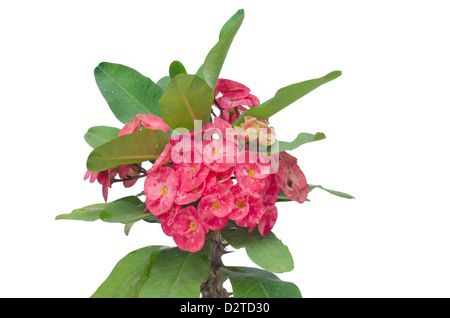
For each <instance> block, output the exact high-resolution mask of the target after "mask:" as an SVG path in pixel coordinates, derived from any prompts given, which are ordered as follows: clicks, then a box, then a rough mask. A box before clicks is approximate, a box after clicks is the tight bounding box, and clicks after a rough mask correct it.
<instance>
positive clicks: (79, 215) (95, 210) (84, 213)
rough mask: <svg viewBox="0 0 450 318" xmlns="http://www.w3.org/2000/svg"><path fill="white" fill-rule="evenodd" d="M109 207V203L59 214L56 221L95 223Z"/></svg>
mask: <svg viewBox="0 0 450 318" xmlns="http://www.w3.org/2000/svg"><path fill="white" fill-rule="evenodd" d="M107 205H108V203H98V204H92V205H88V206H85V207H84V208H81V209H75V210H73V211H72V212H71V213H65V214H59V215H57V216H56V218H55V219H56V220H78V221H95V220H98V219H99V217H100V212H101V211H103V209H104V208H105V207H106V206H107Z"/></svg>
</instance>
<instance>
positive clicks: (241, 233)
mask: <svg viewBox="0 0 450 318" xmlns="http://www.w3.org/2000/svg"><path fill="white" fill-rule="evenodd" d="M220 233H221V234H222V235H223V237H224V238H225V240H226V241H227V242H228V243H230V245H231V246H232V247H234V248H242V247H245V251H246V252H247V255H248V257H250V259H251V260H252V261H253V262H254V263H255V264H257V265H259V266H261V267H262V268H264V269H266V270H268V271H271V272H274V273H283V272H288V271H291V270H292V269H294V260H293V259H292V255H291V253H290V252H289V249H288V247H287V246H286V245H284V244H283V243H282V242H281V240H279V239H278V238H277V237H276V236H275V234H273V233H272V232H269V233H267V234H266V235H265V236H262V235H261V234H259V232H258V231H252V232H251V233H248V228H243V227H240V226H236V225H235V223H234V222H229V223H228V224H227V226H226V227H225V228H223V229H222V230H220Z"/></svg>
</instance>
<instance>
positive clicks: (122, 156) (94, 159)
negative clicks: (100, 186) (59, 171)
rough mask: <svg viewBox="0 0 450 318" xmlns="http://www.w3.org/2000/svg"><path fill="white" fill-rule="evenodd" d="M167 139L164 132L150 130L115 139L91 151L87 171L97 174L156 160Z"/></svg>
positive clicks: (167, 135)
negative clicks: (127, 165)
mask: <svg viewBox="0 0 450 318" xmlns="http://www.w3.org/2000/svg"><path fill="white" fill-rule="evenodd" d="M169 137H170V135H169V134H168V133H166V132H164V131H161V130H150V129H142V130H141V131H139V132H136V133H133V134H128V135H123V136H120V137H117V138H115V139H113V140H111V141H108V142H107V143H105V144H103V145H101V146H99V147H97V148H95V149H94V150H92V152H91V153H90V154H89V157H88V160H87V169H88V170H89V171H91V172H99V171H104V170H108V169H110V168H114V167H117V166H119V165H123V164H133V163H140V162H143V161H146V160H154V159H157V158H158V157H159V155H160V154H161V152H162V151H163V149H164V147H165V145H166V144H167V143H168V142H169Z"/></svg>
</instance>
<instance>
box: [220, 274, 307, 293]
mask: <svg viewBox="0 0 450 318" xmlns="http://www.w3.org/2000/svg"><path fill="white" fill-rule="evenodd" d="M220 272H221V273H222V274H223V275H224V276H226V277H228V278H229V279H230V282H231V286H232V287H233V295H234V297H235V298H301V297H302V294H301V293H300V290H299V288H298V287H297V286H296V285H295V284H294V283H291V282H285V281H282V280H280V279H279V278H278V277H277V276H276V275H275V274H273V273H270V272H267V271H265V270H262V269H258V268H251V267H234V266H227V267H225V268H221V269H220Z"/></svg>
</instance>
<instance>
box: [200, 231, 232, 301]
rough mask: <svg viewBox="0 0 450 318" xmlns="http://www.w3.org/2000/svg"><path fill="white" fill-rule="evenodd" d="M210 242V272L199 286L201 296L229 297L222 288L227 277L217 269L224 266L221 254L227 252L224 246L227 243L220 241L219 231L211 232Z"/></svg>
mask: <svg viewBox="0 0 450 318" xmlns="http://www.w3.org/2000/svg"><path fill="white" fill-rule="evenodd" d="M210 243H211V252H210V264H211V265H210V272H209V277H208V280H207V281H206V282H203V283H202V285H201V286H200V292H201V295H202V298H229V297H230V295H231V294H230V293H228V292H227V291H226V290H225V289H224V288H223V283H224V282H225V281H226V280H227V279H226V278H224V277H223V276H222V274H221V273H220V271H219V269H220V268H221V267H223V266H224V265H223V263H222V255H223V254H225V253H227V252H226V251H225V248H226V247H227V245H228V244H223V243H222V240H221V238H220V232H219V231H214V232H212V235H211V238H210Z"/></svg>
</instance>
